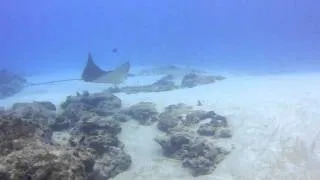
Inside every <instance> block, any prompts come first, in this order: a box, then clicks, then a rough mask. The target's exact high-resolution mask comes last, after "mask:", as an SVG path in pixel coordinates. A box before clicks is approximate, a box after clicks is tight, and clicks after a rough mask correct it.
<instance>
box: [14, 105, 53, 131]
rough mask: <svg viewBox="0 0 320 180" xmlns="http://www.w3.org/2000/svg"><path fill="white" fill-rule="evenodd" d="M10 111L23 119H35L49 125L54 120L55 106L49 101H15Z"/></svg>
mask: <svg viewBox="0 0 320 180" xmlns="http://www.w3.org/2000/svg"><path fill="white" fill-rule="evenodd" d="M11 111H12V113H14V114H15V116H18V117H20V118H21V119H23V120H24V121H33V122H34V121H37V122H38V123H39V124H42V125H44V126H50V125H51V124H54V123H55V120H56V107H55V105H54V104H53V103H51V102H49V101H39V102H37V101H35V102H32V103H15V104H13V105H12V108H11Z"/></svg>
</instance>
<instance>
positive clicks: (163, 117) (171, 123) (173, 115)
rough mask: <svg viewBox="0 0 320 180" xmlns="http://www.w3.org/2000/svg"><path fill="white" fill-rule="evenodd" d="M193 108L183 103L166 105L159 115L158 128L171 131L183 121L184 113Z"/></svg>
mask: <svg viewBox="0 0 320 180" xmlns="http://www.w3.org/2000/svg"><path fill="white" fill-rule="evenodd" d="M191 109H192V108H191V107H189V106H187V105H185V104H182V103H180V104H174V105H169V106H167V107H165V110H164V111H163V112H162V113H160V115H159V122H158V124H157V127H158V129H159V130H161V131H163V132H169V131H170V130H171V129H173V128H175V127H177V126H178V125H179V124H180V123H181V121H182V120H183V115H184V114H187V113H189V112H190V111H191Z"/></svg>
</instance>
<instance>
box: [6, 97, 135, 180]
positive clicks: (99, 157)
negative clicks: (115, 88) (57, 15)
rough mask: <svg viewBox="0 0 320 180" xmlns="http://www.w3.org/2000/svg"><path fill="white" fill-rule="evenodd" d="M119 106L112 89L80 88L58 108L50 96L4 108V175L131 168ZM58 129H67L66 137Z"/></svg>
mask: <svg viewBox="0 0 320 180" xmlns="http://www.w3.org/2000/svg"><path fill="white" fill-rule="evenodd" d="M120 109H121V100H120V99H119V98H118V97H116V96H114V95H112V94H110V93H96V94H92V95H90V94H89V93H87V92H85V93H83V94H79V93H78V94H77V95H76V96H70V97H68V98H67V100H66V101H65V102H64V103H62V105H61V109H60V111H59V112H58V110H57V108H56V107H55V105H54V104H52V103H51V102H32V103H16V104H14V105H13V106H12V108H10V109H8V110H4V111H2V112H1V113H0V138H1V141H0V152H1V154H0V179H4V180H15V179H24V178H27V179H28V178H29V179H32V180H40V179H52V180H53V179H79V180H81V179H90V180H91V179H93V180H102V179H108V178H111V177H114V176H116V175H117V174H119V173H121V172H123V171H125V170H127V169H128V168H129V167H130V165H131V157H130V155H129V154H127V153H126V151H125V146H124V144H123V143H122V142H121V141H119V139H118V138H117V135H118V134H119V133H120V132H121V124H120V123H121V121H120V120H119V119H121V117H119V116H118V115H116V114H117V113H118V112H119V110H120ZM113 115H114V116H113ZM118 120H119V121H118ZM56 131H60V132H65V133H66V134H68V135H69V136H68V138H66V141H67V142H64V143H63V142H60V141H59V139H58V138H57V137H56V136H55V132H56Z"/></svg>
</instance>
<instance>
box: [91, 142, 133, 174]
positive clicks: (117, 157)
mask: <svg viewBox="0 0 320 180" xmlns="http://www.w3.org/2000/svg"><path fill="white" fill-rule="evenodd" d="M131 163H132V160H131V157H130V156H129V155H128V154H127V153H125V152H124V151H123V149H122V148H119V147H115V146H111V147H110V148H109V149H108V152H107V153H105V154H104V155H103V156H102V158H100V159H97V161H96V164H95V166H94V169H95V171H97V172H99V174H98V175H97V177H95V178H96V179H99V180H100V179H101V180H104V179H109V178H112V177H115V176H116V175H118V174H120V173H121V172H124V171H126V170H127V169H129V167H130V165H131Z"/></svg>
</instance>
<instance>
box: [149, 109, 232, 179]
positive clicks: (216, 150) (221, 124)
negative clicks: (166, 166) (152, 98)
mask: <svg viewBox="0 0 320 180" xmlns="http://www.w3.org/2000/svg"><path fill="white" fill-rule="evenodd" d="M206 121H209V123H203V122H206ZM157 127H158V129H159V130H161V131H163V132H165V133H166V134H165V135H163V136H158V137H156V138H155V139H154V140H155V141H156V142H157V143H158V144H159V145H160V146H161V147H162V149H163V153H164V155H165V156H166V157H169V158H173V159H178V160H180V161H181V162H182V165H183V167H186V168H189V169H190V171H191V173H192V175H193V176H199V175H206V174H210V173H211V172H212V171H213V170H214V169H215V168H216V166H217V165H218V164H219V163H220V162H221V161H222V160H223V159H224V158H225V156H226V155H228V154H229V153H230V152H229V150H227V149H225V148H223V147H219V146H217V145H216V144H215V143H214V142H213V141H210V140H208V138H205V137H208V136H210V137H211V140H212V139H220V138H221V139H222V138H230V137H232V135H231V130H230V129H229V128H228V123H227V119H226V118H225V117H224V116H221V115H218V114H216V113H215V112H214V111H202V110H193V109H192V107H190V106H187V105H185V104H175V105H170V106H167V107H166V108H165V110H164V112H162V113H160V115H159V121H158V124H157ZM195 129H196V130H195ZM203 129H205V130H207V131H210V133H207V132H206V131H205V130H203Z"/></svg>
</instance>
